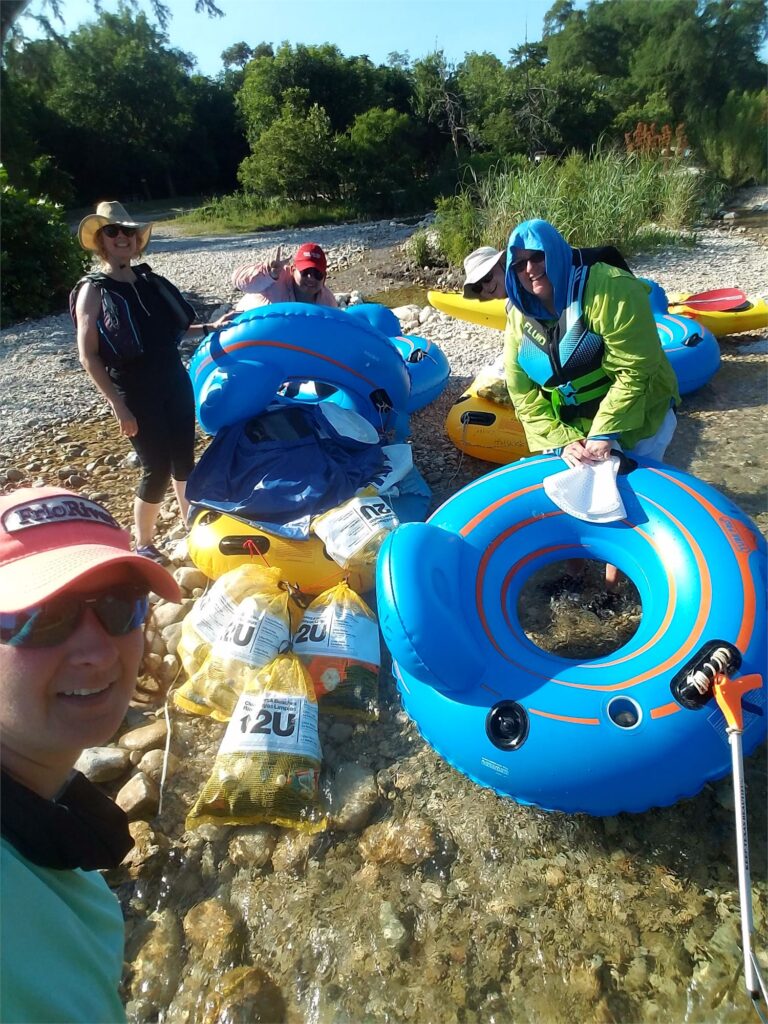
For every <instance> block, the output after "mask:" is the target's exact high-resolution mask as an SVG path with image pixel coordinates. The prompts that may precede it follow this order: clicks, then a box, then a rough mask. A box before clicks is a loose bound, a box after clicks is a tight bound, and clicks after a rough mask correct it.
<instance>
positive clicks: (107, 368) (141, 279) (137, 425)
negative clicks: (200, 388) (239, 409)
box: [70, 202, 231, 561]
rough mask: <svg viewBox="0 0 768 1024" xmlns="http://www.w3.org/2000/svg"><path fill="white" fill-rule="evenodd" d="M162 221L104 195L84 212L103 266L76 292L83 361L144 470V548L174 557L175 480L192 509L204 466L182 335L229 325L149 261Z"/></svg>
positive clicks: (139, 538) (139, 518)
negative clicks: (199, 318)
mask: <svg viewBox="0 0 768 1024" xmlns="http://www.w3.org/2000/svg"><path fill="white" fill-rule="evenodd" d="M151 233H152V224H151V223H147V224H141V223H139V222H137V221H135V220H133V218H132V217H130V216H129V215H128V212H127V211H126V209H125V207H123V206H122V204H121V203H116V202H105V203H99V205H98V206H97V207H96V212H95V213H92V214H89V215H88V216H87V217H85V218H83V220H82V221H81V222H80V227H79V230H78V238H79V239H80V244H81V245H82V246H83V248H84V249H87V250H88V251H89V252H93V253H95V254H96V255H97V256H98V258H99V262H100V264H101V270H100V271H98V272H95V273H91V274H87V275H86V276H85V277H84V278H82V279H81V280H80V281H78V283H77V285H76V286H75V288H74V289H73V291H72V294H71V295H70V310H71V312H72V318H73V320H74V323H75V327H76V329H77V346H78V351H79V355H80V362H81V364H82V365H83V367H84V369H85V371H86V372H87V373H88V375H89V377H90V378H91V380H92V381H93V382H94V384H95V385H96V387H97V388H98V389H99V391H101V393H102V394H103V395H104V397H105V398H106V400H107V401H108V402H109V404H110V406H111V408H112V411H113V413H114V414H115V418H116V419H117V422H118V424H119V426H120V431H121V433H122V434H124V435H125V436H126V437H127V438H129V440H130V442H131V444H132V445H133V447H134V449H135V451H136V454H137V455H138V457H139V460H140V462H141V466H142V470H143V474H142V477H141V481H140V482H139V486H138V490H137V493H136V498H135V501H134V529H135V540H136V550H137V551H138V553H139V554H142V555H144V556H145V557H147V558H152V559H154V560H155V561H164V556H163V555H162V553H161V552H160V551H159V550H158V549H157V547H156V546H155V544H154V543H153V540H154V532H155V524H156V522H157V516H158V512H159V511H160V504H161V502H162V501H163V498H164V496H165V493H166V490H167V488H168V482H169V481H170V480H172V481H173V489H174V491H175V494H176V499H177V501H178V504H179V509H180V510H181V514H182V517H183V519H184V520H185V521H186V515H187V511H188V507H189V506H188V502H187V500H186V496H185V486H186V480H187V478H188V477H189V474H190V473H191V472H192V468H193V466H194V444H195V403H194V396H193V393H192V385H191V383H190V380H189V377H188V376H187V373H186V371H185V369H184V366H183V364H182V362H181V358H180V356H179V352H178V348H177V345H178V342H179V341H180V340H181V338H182V337H184V336H185V335H190V336H193V337H194V336H197V337H198V338H203V337H204V336H205V335H206V334H207V333H209V331H211V330H212V329H213V328H214V327H219V326H221V325H223V324H224V323H225V322H226V321H227V320H228V319H230V317H231V314H227V315H226V316H224V317H222V318H221V319H220V320H218V321H217V322H216V323H215V324H201V323H193V321H194V320H196V314H195V311H194V309H193V308H192V307H191V306H190V305H189V303H188V302H187V301H186V299H184V297H183V296H182V294H181V292H179V290H178V289H177V288H176V287H175V286H174V285H173V284H171V282H170V281H168V280H167V279H166V278H164V277H161V276H160V275H159V274H154V273H153V272H152V270H151V269H150V267H149V266H148V265H147V264H146V263H139V264H136V265H134V260H137V259H138V258H139V257H140V256H141V255H142V253H143V252H144V250H145V248H146V246H147V243H148V242H149V237H150V235H151Z"/></svg>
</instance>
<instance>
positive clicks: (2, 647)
mask: <svg viewBox="0 0 768 1024" xmlns="http://www.w3.org/2000/svg"><path fill="white" fill-rule="evenodd" d="M150 590H154V591H155V592H156V593H158V594H160V595H161V596H162V597H164V598H166V599H168V600H169V601H178V600H179V590H178V587H177V585H176V582H175V581H174V579H173V577H172V576H171V575H170V574H169V573H168V572H167V571H166V570H165V569H164V568H163V567H162V566H160V565H156V564H154V563H153V562H151V561H149V560H148V559H146V558H142V557H140V556H139V555H138V554H135V553H134V552H132V551H131V539H130V537H129V535H128V533H127V532H126V531H124V530H122V529H120V527H119V526H118V524H117V523H116V522H115V520H114V519H113V518H112V516H111V515H110V514H109V512H108V511H107V510H106V509H105V508H103V507H102V506H101V505H99V504H97V503H96V502H94V501H89V500H88V499H85V498H83V497H82V495H79V494H73V493H72V492H71V491H65V490H63V489H62V488H59V487H36V488H25V489H23V490H18V491H15V492H13V493H11V494H6V495H3V496H0V730H1V731H2V741H3V742H2V747H0V767H1V768H2V773H1V774H0V796H1V797H2V799H1V801H0V832H1V833H2V836H1V838H0V913H1V914H2V935H3V939H4V941H3V956H2V962H1V963H0V1020H2V1021H4V1022H6V1024H13V1022H21V1021H23V1022H24V1024H31V1022H35V1024H41V1022H50V1021H88V1022H94V1021H110V1022H112V1021H122V1020H125V1014H124V1012H123V1008H122V1005H121V1003H120V998H119V996H118V984H119V982H120V977H121V974H122V967H123V952H124V928H123V919H122V914H121V912H120V907H119V905H118V903H117V900H116V899H115V898H114V896H113V895H112V894H111V893H110V891H109V889H108V888H107V885H106V883H105V881H104V879H103V878H102V877H101V875H100V874H99V870H100V869H104V868H112V867H116V866H117V865H118V864H119V863H120V862H121V861H122V859H123V858H124V857H125V855H126V853H127V852H128V851H129V850H130V848H131V847H132V845H133V840H132V838H131V835H130V832H129V830H128V821H127V818H126V816H125V814H124V813H123V812H122V810H121V809H120V808H119V807H117V806H116V804H114V803H113V802H112V801H111V800H109V799H108V798H107V797H106V796H105V795H104V794H103V793H101V792H100V790H98V789H96V787H95V786H93V785H92V784H91V783H90V782H88V781H87V779H85V778H84V776H83V775H81V774H80V773H79V772H77V771H73V766H74V765H75V762H76V761H77V760H78V758H79V757H80V754H81V753H82V751H83V750H84V749H85V748H86V747H92V746H96V745H99V744H103V743H106V742H108V741H109V740H110V739H111V738H112V736H113V735H114V733H115V732H116V731H117V729H118V728H119V726H120V724H121V722H122V721H123V718H124V716H125V713H126V710H127V708H128V704H129V702H130V700H131V698H132V696H133V694H134V690H135V687H136V677H137V672H138V668H139V662H140V659H141V656H142V653H143V649H144V636H143V626H144V620H145V618H146V615H147V608H148V593H149V591H150Z"/></svg>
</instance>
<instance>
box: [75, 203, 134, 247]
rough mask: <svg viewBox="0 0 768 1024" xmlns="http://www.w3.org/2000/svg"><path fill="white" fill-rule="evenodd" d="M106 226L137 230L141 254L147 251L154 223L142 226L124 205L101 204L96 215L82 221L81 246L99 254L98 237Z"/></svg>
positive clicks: (80, 229) (79, 234)
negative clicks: (120, 226) (116, 225)
mask: <svg viewBox="0 0 768 1024" xmlns="http://www.w3.org/2000/svg"><path fill="white" fill-rule="evenodd" d="M105 224H122V225H123V227H126V228H137V232H136V235H137V238H138V239H139V251H140V252H143V250H144V249H146V247H147V243H148V242H149V236H150V235H151V234H152V223H151V222H150V223H148V224H140V223H139V222H138V221H135V220H134V219H133V218H132V217H130V216H129V214H128V211H127V210H126V208H125V207H124V206H123V204H122V203H115V202H111V203H99V205H98V206H97V207H96V213H89V214H88V216H87V217H83V219H82V220H81V221H80V227H79V228H78V229H77V237H78V238H79V240H80V245H82V247H83V248H84V249H89V250H90V251H91V252H98V251H99V249H98V244H97V241H96V235H97V233H98V232H99V231H100V230H101V229H102V228H103V227H104V226H105Z"/></svg>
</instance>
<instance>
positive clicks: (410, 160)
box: [341, 107, 417, 207]
mask: <svg viewBox="0 0 768 1024" xmlns="http://www.w3.org/2000/svg"><path fill="white" fill-rule="evenodd" d="M414 143H415V126H414V124H413V121H412V120H411V118H410V117H409V116H408V115H407V114H401V113H399V112H398V111H397V110H393V109H392V108H391V107H390V109H389V110H382V109H381V108H380V107H373V108H372V109H371V110H367V111H366V112H365V113H364V114H358V115H357V117H356V118H355V120H354V121H353V123H352V126H351V128H350V129H349V131H348V133H347V135H346V138H345V139H344V144H343V147H342V150H341V156H342V159H343V170H342V182H343V186H344V188H345V191H347V192H349V193H351V194H352V195H355V196H356V197H357V198H358V199H359V200H360V201H361V203H362V204H363V205H367V206H371V205H372V204H371V200H372V199H373V198H374V197H375V196H379V197H380V201H379V204H378V205H379V206H384V207H386V206H387V202H388V197H390V196H391V193H392V192H395V191H397V190H400V189H405V188H407V187H408V186H410V185H412V184H413V182H414V179H415V178H416V177H417V173H416V171H415V164H416V162H417V147H416V145H415V144H414Z"/></svg>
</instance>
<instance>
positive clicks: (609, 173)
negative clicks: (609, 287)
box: [435, 150, 717, 266]
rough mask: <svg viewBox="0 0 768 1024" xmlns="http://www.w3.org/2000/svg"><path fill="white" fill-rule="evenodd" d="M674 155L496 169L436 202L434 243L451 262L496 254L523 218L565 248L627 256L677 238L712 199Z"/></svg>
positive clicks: (578, 157) (705, 182)
mask: <svg viewBox="0 0 768 1024" xmlns="http://www.w3.org/2000/svg"><path fill="white" fill-rule="evenodd" d="M715 193H716V188H715V186H714V185H713V183H712V182H711V180H710V179H709V178H708V177H707V176H706V175H703V174H691V173H690V171H689V168H687V167H686V166H685V163H684V161H683V159H682V158H680V157H677V156H670V155H666V156H663V157H662V156H658V155H656V156H654V155H649V154H644V153H630V154H624V153H620V152H618V151H615V150H607V151H605V152H599V151H598V152H596V153H594V154H593V155H592V156H591V157H586V156H584V155H583V154H581V153H572V154H570V155H569V156H567V157H566V158H565V159H564V160H562V161H558V160H553V159H545V160H543V161H542V162H541V163H540V164H539V165H538V166H536V165H534V164H530V163H529V164H528V165H527V166H526V167H523V168H519V167H518V168H516V169H514V170H509V169H508V168H506V167H503V166H500V167H497V168H496V169H495V170H494V171H492V172H490V173H489V174H487V175H486V176H485V177H484V178H481V179H475V180H473V181H471V182H470V183H468V184H467V185H465V186H464V187H463V188H462V189H461V191H460V192H459V193H458V194H457V195H455V196H452V197H450V198H448V199H444V200H442V201H441V202H439V203H438V205H437V216H436V222H435V223H436V228H437V231H438V234H439V237H440V246H441V248H442V250H443V251H444V252H445V254H446V255H447V256H448V258H449V259H450V261H451V263H453V264H454V265H456V266H459V265H460V263H461V259H462V258H463V256H465V255H466V254H467V253H468V252H470V251H471V250H472V249H475V248H477V247H478V246H479V245H492V246H493V247H494V248H496V249H503V248H504V246H505V244H506V241H507V238H508V237H509V234H510V232H511V231H512V229H513V228H514V227H515V226H516V225H517V224H519V223H520V222H521V221H523V220H528V219H530V218H533V217H541V218H543V219H544V220H548V221H551V223H553V224H554V225H555V226H556V227H557V228H558V229H559V231H560V232H561V233H562V234H563V235H564V236H565V238H566V239H567V241H568V242H569V243H570V244H571V245H609V244H610V245H616V246H618V247H619V248H620V249H623V250H625V252H627V253H629V252H632V251H633V250H637V249H640V248H642V247H643V246H647V245H648V244H649V243H656V242H659V241H669V240H680V234H679V233H680V232H681V231H682V230H685V229H690V228H691V227H693V225H694V224H695V223H696V222H697V221H698V220H699V219H700V218H701V216H702V214H703V213H704V212H705V211H706V210H707V209H708V208H709V207H711V206H712V204H713V200H716V198H717V197H716V195H715Z"/></svg>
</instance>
